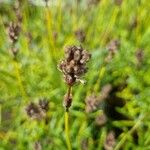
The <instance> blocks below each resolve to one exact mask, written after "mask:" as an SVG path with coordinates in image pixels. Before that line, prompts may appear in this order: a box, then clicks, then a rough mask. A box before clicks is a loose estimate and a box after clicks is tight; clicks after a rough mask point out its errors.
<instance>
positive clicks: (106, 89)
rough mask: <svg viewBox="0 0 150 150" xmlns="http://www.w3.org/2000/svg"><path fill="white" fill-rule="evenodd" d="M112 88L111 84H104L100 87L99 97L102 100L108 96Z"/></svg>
mask: <svg viewBox="0 0 150 150" xmlns="http://www.w3.org/2000/svg"><path fill="white" fill-rule="evenodd" d="M111 90H112V86H111V84H106V85H104V86H103V87H102V90H101V94H100V99H101V100H104V99H106V98H107V97H108V96H109V93H110V91H111Z"/></svg>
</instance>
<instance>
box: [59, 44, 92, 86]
mask: <svg viewBox="0 0 150 150" xmlns="http://www.w3.org/2000/svg"><path fill="white" fill-rule="evenodd" d="M90 57H91V55H90V54H89V53H88V52H87V51H86V50H85V49H83V48H82V47H81V46H80V47H77V46H69V47H67V48H66V49H65V59H64V60H62V61H61V63H60V64H59V69H60V71H61V72H62V73H63V74H64V79H65V82H66V83H67V85H69V86H73V85H74V84H75V83H76V81H77V80H78V79H80V77H81V76H82V75H83V74H85V73H86V72H87V66H86V63H87V62H88V61H89V59H90Z"/></svg>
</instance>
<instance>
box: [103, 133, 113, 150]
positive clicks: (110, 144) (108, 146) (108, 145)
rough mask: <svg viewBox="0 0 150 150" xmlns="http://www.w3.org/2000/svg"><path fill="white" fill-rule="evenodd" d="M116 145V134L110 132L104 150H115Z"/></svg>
mask: <svg viewBox="0 0 150 150" xmlns="http://www.w3.org/2000/svg"><path fill="white" fill-rule="evenodd" d="M115 144H116V139H115V133H114V132H113V131H110V132H109V133H108V135H107V137H106V141H105V144H104V149H105V150H113V149H114V146H115Z"/></svg>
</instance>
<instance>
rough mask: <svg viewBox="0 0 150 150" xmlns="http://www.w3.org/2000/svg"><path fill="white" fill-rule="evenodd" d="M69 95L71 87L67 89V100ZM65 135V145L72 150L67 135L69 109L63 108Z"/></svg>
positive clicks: (68, 135)
mask: <svg viewBox="0 0 150 150" xmlns="http://www.w3.org/2000/svg"><path fill="white" fill-rule="evenodd" d="M70 94H71V86H69V87H68V92H67V97H68V99H69V97H70ZM65 134H66V144H67V147H68V150H72V148H71V141H70V134H69V108H68V107H66V108H65Z"/></svg>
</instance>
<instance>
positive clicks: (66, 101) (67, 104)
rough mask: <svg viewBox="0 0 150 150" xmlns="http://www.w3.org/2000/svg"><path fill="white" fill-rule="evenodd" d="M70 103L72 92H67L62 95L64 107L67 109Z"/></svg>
mask: <svg viewBox="0 0 150 150" xmlns="http://www.w3.org/2000/svg"><path fill="white" fill-rule="evenodd" d="M71 103H72V94H69V95H68V93H67V94H66V95H65V96H64V107H65V108H66V110H68V108H69V107H70V106H71Z"/></svg>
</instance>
